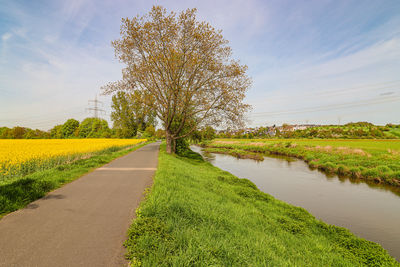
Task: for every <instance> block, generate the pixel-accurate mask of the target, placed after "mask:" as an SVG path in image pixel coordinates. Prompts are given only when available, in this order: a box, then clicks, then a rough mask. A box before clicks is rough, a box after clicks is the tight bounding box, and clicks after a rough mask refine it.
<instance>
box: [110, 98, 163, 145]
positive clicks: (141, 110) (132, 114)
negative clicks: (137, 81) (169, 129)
mask: <svg viewBox="0 0 400 267" xmlns="http://www.w3.org/2000/svg"><path fill="white" fill-rule="evenodd" d="M145 101H146V96H145V95H144V94H143V93H142V92H140V91H134V92H133V93H126V92H123V91H119V92H117V93H116V94H115V95H113V97H112V105H111V107H112V109H113V111H112V113H111V120H112V121H113V123H114V128H115V129H116V133H117V136H118V137H119V138H132V137H134V136H136V135H137V132H138V131H145V129H146V128H147V127H148V126H150V125H153V127H154V126H155V125H156V120H155V113H154V111H153V110H152V109H150V108H149V107H148V106H146V105H145V104H144V102H145ZM151 136H154V134H152V135H151Z"/></svg>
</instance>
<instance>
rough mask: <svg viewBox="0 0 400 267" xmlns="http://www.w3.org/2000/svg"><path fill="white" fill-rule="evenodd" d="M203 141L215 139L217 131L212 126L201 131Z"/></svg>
mask: <svg viewBox="0 0 400 267" xmlns="http://www.w3.org/2000/svg"><path fill="white" fill-rule="evenodd" d="M201 136H202V139H205V140H212V139H214V138H215V130H214V128H212V127H211V126H207V127H205V128H203V129H202V130H201Z"/></svg>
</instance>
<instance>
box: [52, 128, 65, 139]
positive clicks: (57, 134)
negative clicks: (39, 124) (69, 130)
mask: <svg viewBox="0 0 400 267" xmlns="http://www.w3.org/2000/svg"><path fill="white" fill-rule="evenodd" d="M50 136H51V138H53V139H61V138H62V137H63V136H62V125H56V126H54V127H53V128H52V129H51V130H50Z"/></svg>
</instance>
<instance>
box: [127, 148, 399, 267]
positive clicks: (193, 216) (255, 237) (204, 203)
mask: <svg viewBox="0 0 400 267" xmlns="http://www.w3.org/2000/svg"><path fill="white" fill-rule="evenodd" d="M164 150H165V148H163V147H162V149H161V152H160V155H159V166H158V170H157V172H156V175H155V178H154V184H153V187H152V188H151V190H150V192H148V194H147V197H146V199H145V200H144V201H143V202H142V203H141V205H140V208H139V209H138V210H137V219H136V220H134V221H133V224H132V225H131V227H130V230H129V235H128V236H129V238H128V240H127V241H126V243H125V246H126V247H127V249H128V257H129V259H130V260H131V264H132V265H134V266H135V265H142V266H360V265H369V266H399V264H398V263H397V262H396V261H395V260H394V259H393V258H391V257H390V256H389V255H388V253H387V252H386V251H385V250H384V249H383V248H382V247H381V246H380V245H378V244H375V243H373V242H369V241H366V240H364V239H361V238H358V237H356V236H354V235H353V234H351V233H350V232H349V231H348V230H346V229H343V228H339V227H335V226H331V225H327V224H325V223H323V222H321V221H318V220H316V219H315V218H314V217H313V216H312V215H310V214H309V213H308V212H307V211H305V210H304V209H302V208H298V207H294V206H291V205H289V204H286V203H284V202H282V201H279V200H276V199H274V198H273V197H272V196H270V195H268V194H265V193H263V192H261V191H259V190H258V189H257V188H256V186H255V185H254V184H253V183H251V182H250V181H248V180H246V179H239V178H237V177H235V176H233V175H231V174H229V173H228V172H225V171H222V170H220V169H218V168H216V167H214V166H212V165H211V164H209V163H207V162H204V161H202V160H201V158H200V159H199V158H198V155H197V154H192V157H191V158H183V157H178V156H172V155H168V154H166V153H165V152H164ZM196 155H197V156H196Z"/></svg>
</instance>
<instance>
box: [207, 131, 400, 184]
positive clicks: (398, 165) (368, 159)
mask: <svg viewBox="0 0 400 267" xmlns="http://www.w3.org/2000/svg"><path fill="white" fill-rule="evenodd" d="M203 146H205V147H207V149H208V150H209V151H211V152H213V150H215V151H218V150H219V153H228V154H229V153H230V151H238V150H239V151H242V153H243V155H245V154H246V153H251V154H254V153H267V154H268V153H269V154H277V155H284V156H291V157H296V158H300V159H303V160H305V161H306V162H307V163H308V164H309V166H310V167H312V168H318V169H320V170H322V171H324V172H327V173H335V174H338V175H342V176H347V177H352V178H355V179H363V180H367V181H373V182H375V183H382V184H388V185H392V186H400V141H398V140H336V139H333V140H315V139H311V140H308V139H290V140H285V141H283V140H272V139H269V140H268V139H258V140H256V139H254V140H227V139H220V140H215V141H211V142H205V143H203Z"/></svg>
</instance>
